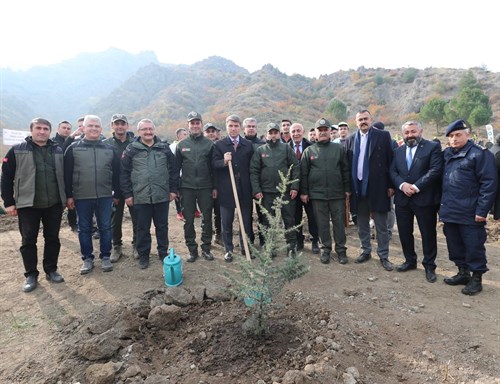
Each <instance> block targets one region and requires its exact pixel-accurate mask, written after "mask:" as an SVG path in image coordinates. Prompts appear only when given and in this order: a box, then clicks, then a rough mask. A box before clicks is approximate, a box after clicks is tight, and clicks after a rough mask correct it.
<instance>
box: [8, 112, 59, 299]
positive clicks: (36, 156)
mask: <svg viewBox="0 0 500 384" xmlns="http://www.w3.org/2000/svg"><path fill="white" fill-rule="evenodd" d="M51 128H52V127H51V124H50V122H48V121H47V120H45V119H42V118H36V119H33V120H32V121H31V124H30V132H31V136H28V137H27V138H26V139H25V141H24V142H23V143H21V144H17V145H14V146H13V147H12V148H11V149H10V150H9V151H8V152H7V154H6V155H5V157H4V159H3V163H2V179H1V188H2V199H3V201H4V206H5V211H6V212H7V214H9V215H11V216H16V215H17V216H18V218H19V231H20V232H21V238H22V245H21V249H20V250H21V255H22V258H23V263H24V268H25V271H26V272H25V273H24V275H25V276H26V282H25V284H24V286H23V291H24V292H31V291H33V290H34V289H35V288H36V287H37V285H38V274H39V272H38V269H37V264H38V256H37V247H36V243H37V238H38V232H39V230H40V222H41V223H42V224H43V237H44V240H45V244H44V250H43V270H44V271H45V273H46V277H47V280H49V281H52V282H54V283H62V282H63V281H64V278H63V277H62V276H61V275H60V274H59V272H57V261H58V258H59V250H60V248H61V243H60V242H59V229H60V227H61V217H62V212H63V209H64V205H63V204H65V202H66V195H65V192H64V174H63V151H62V149H61V147H60V146H58V145H57V143H55V142H54V141H52V140H50V139H49V136H50V131H51Z"/></svg>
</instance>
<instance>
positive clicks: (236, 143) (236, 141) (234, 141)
mask: <svg viewBox="0 0 500 384" xmlns="http://www.w3.org/2000/svg"><path fill="white" fill-rule="evenodd" d="M233 147H234V152H236V148H238V139H233Z"/></svg>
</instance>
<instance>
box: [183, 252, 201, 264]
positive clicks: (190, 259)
mask: <svg viewBox="0 0 500 384" xmlns="http://www.w3.org/2000/svg"><path fill="white" fill-rule="evenodd" d="M197 258H198V255H197V254H195V253H191V254H190V255H189V257H188V258H187V260H186V261H187V262H188V263H194V262H195V261H196V259H197Z"/></svg>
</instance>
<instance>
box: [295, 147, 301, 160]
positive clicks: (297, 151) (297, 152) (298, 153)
mask: <svg viewBox="0 0 500 384" xmlns="http://www.w3.org/2000/svg"><path fill="white" fill-rule="evenodd" d="M295 154H296V155H297V159H299V160H300V145H299V144H295Z"/></svg>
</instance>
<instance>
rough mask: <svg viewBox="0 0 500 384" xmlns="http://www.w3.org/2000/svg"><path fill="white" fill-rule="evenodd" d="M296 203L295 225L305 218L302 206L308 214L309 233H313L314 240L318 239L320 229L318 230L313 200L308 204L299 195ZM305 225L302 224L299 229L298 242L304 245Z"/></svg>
mask: <svg viewBox="0 0 500 384" xmlns="http://www.w3.org/2000/svg"><path fill="white" fill-rule="evenodd" d="M296 201H297V203H296V205H295V225H297V224H299V223H300V222H302V218H303V211H302V208H303V209H304V210H305V211H306V216H307V226H308V227H309V233H310V234H311V236H312V238H313V241H318V238H319V231H318V224H317V223H316V218H315V217H314V210H313V206H312V202H311V201H309V202H308V203H307V204H304V203H303V202H302V200H300V198H299V196H297V198H296ZM302 229H303V226H301V227H300V228H299V229H298V230H297V244H298V245H304V234H303V231H302Z"/></svg>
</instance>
